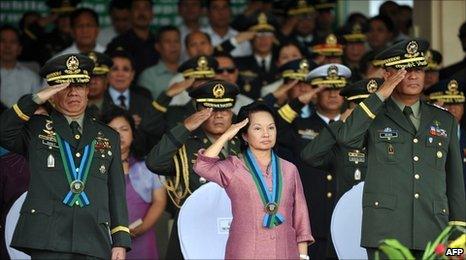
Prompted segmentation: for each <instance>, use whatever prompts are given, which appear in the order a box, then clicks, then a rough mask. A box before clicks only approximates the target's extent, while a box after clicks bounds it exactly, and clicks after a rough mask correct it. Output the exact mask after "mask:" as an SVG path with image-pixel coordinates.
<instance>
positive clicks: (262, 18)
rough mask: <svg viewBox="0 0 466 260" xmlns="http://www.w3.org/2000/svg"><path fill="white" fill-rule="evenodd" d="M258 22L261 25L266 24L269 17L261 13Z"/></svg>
mask: <svg viewBox="0 0 466 260" xmlns="http://www.w3.org/2000/svg"><path fill="white" fill-rule="evenodd" d="M257 21H258V22H259V24H266V23H267V16H266V15H265V13H260V14H259V17H257Z"/></svg>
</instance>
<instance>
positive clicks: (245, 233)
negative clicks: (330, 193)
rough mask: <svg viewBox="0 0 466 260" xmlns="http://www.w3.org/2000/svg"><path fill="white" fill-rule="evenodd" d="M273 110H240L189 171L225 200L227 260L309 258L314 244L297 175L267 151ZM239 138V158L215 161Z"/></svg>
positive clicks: (260, 106)
mask: <svg viewBox="0 0 466 260" xmlns="http://www.w3.org/2000/svg"><path fill="white" fill-rule="evenodd" d="M274 118H275V117H274V111H273V110H272V109H271V108H269V107H268V106H267V105H265V104H264V103H261V102H254V103H252V104H250V105H248V106H245V107H242V108H241V110H240V112H239V114H238V122H239V123H237V124H233V125H232V126H231V127H230V128H229V129H228V130H227V131H226V132H225V133H224V134H223V135H221V136H220V137H219V138H218V139H217V141H216V142H215V143H214V144H212V145H211V146H210V147H209V148H208V149H207V150H204V149H201V150H200V151H199V156H198V158H197V161H196V163H195V164H194V171H195V172H196V173H197V174H198V175H199V176H201V177H204V178H206V179H207V180H209V181H213V182H215V183H217V184H219V185H220V186H222V187H223V188H224V189H225V190H226V192H227V194H228V196H229V197H230V200H231V206H232V211H233V221H232V223H231V227H230V235H229V237H228V242H227V246H226V252H225V258H227V259H261V258H262V259H273V258H275V259H299V258H301V259H309V257H308V255H307V247H308V244H310V243H312V242H314V238H313V237H312V234H311V227H310V221H309V215H308V211H307V205H306V200H305V198H304V193H303V188H302V184H301V180H300V178H299V173H298V170H297V168H296V166H294V165H293V164H292V163H290V162H288V161H285V160H283V159H281V158H279V157H278V156H277V155H276V154H275V152H274V151H273V150H272V148H273V147H274V145H275V141H276V135H277V130H276V126H275V119H274ZM238 132H239V133H240V134H241V137H242V141H243V151H242V154H240V155H239V156H230V157H228V158H227V159H225V160H220V159H219V157H218V154H219V153H220V152H221V150H222V148H223V146H224V145H225V144H226V143H227V141H228V140H230V139H231V138H233V137H234V136H235V135H236V134H237V133H238Z"/></svg>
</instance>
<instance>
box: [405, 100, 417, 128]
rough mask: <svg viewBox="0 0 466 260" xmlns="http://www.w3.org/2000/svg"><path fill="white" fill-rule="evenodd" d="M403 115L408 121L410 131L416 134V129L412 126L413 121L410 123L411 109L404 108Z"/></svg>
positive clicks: (408, 107)
mask: <svg viewBox="0 0 466 260" xmlns="http://www.w3.org/2000/svg"><path fill="white" fill-rule="evenodd" d="M403 114H404V115H405V117H406V120H408V123H409V125H410V126H411V128H412V130H413V131H414V132H415V133H416V132H417V129H416V127H415V126H414V124H413V121H411V117H410V116H411V115H412V114H413V110H412V109H411V107H410V106H405V108H404V109H403Z"/></svg>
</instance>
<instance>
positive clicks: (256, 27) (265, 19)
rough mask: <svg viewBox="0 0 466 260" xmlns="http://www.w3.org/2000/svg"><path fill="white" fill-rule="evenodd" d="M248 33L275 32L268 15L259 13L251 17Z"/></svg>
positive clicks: (272, 21)
mask: <svg viewBox="0 0 466 260" xmlns="http://www.w3.org/2000/svg"><path fill="white" fill-rule="evenodd" d="M252 17H253V18H252V20H251V21H250V26H249V31H253V32H275V26H274V24H275V22H274V20H273V19H272V17H271V16H270V15H267V14H266V13H264V12H260V13H258V14H257V15H253V16H252Z"/></svg>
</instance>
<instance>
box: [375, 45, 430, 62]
mask: <svg viewBox="0 0 466 260" xmlns="http://www.w3.org/2000/svg"><path fill="white" fill-rule="evenodd" d="M428 48H429V42H428V41H426V40H423V39H406V40H402V41H399V42H398V43H395V44H393V45H392V46H390V47H388V48H386V49H385V50H383V51H382V52H380V53H379V54H378V55H377V56H376V57H375V59H376V60H379V61H380V62H381V63H382V64H383V67H384V68H395V69H401V68H420V67H425V66H427V60H426V57H425V54H426V52H427V49H428Z"/></svg>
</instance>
